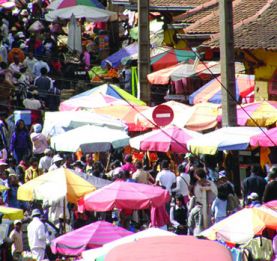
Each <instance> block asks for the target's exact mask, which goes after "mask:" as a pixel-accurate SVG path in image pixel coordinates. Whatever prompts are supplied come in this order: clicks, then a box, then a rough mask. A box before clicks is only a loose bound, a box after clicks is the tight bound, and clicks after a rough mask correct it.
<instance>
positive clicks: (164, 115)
mask: <svg viewBox="0 0 277 261" xmlns="http://www.w3.org/2000/svg"><path fill="white" fill-rule="evenodd" d="M168 117H170V113H159V114H156V118H168Z"/></svg>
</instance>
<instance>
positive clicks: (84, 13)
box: [45, 5, 116, 22]
mask: <svg viewBox="0 0 277 261" xmlns="http://www.w3.org/2000/svg"><path fill="white" fill-rule="evenodd" d="M72 15H74V16H75V17H76V18H86V19H88V20H89V21H92V22H107V21H108V20H109V19H110V18H111V19H113V18H112V17H114V16H116V13H114V12H111V11H108V10H105V9H100V8H96V7H91V6H85V5H75V6H71V7H66V8H60V9H57V10H54V11H50V12H49V13H47V14H46V15H45V19H46V20H47V21H50V22H52V21H55V20H56V19H57V18H59V19H70V18H71V16H72Z"/></svg>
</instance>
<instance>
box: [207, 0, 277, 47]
mask: <svg viewBox="0 0 277 261" xmlns="http://www.w3.org/2000/svg"><path fill="white" fill-rule="evenodd" d="M234 44H235V48H241V49H260V48H262V49H267V50H277V0H272V3H270V4H269V6H268V8H267V9H265V10H264V12H263V13H261V14H260V15H259V16H258V18H257V19H255V20H253V21H250V22H249V23H245V24H242V25H241V26H239V27H237V28H235V30H234ZM205 46H209V47H211V48H215V47H219V39H218V37H217V38H216V39H214V40H211V41H209V42H208V43H207V44H205Z"/></svg>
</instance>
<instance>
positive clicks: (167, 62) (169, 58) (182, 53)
mask: <svg viewBox="0 0 277 261" xmlns="http://www.w3.org/2000/svg"><path fill="white" fill-rule="evenodd" d="M195 58H196V54H195V53H194V52H192V51H186V50H177V49H170V50H168V51H165V52H164V53H161V54H158V55H156V56H154V57H152V58H151V66H152V69H153V71H158V70H161V69H163V68H167V67H169V66H172V65H175V64H177V63H181V62H187V61H189V60H194V59H195Z"/></svg>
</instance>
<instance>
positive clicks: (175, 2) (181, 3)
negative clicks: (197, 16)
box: [113, 0, 207, 7]
mask: <svg viewBox="0 0 277 261" xmlns="http://www.w3.org/2000/svg"><path fill="white" fill-rule="evenodd" d="M113 2H116V3H117V4H120V3H121V2H122V4H128V3H129V4H131V3H132V4H133V3H134V4H135V3H136V2H137V0H113ZM205 2H207V0H150V6H152V7H196V6H198V5H201V4H203V3H205Z"/></svg>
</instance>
